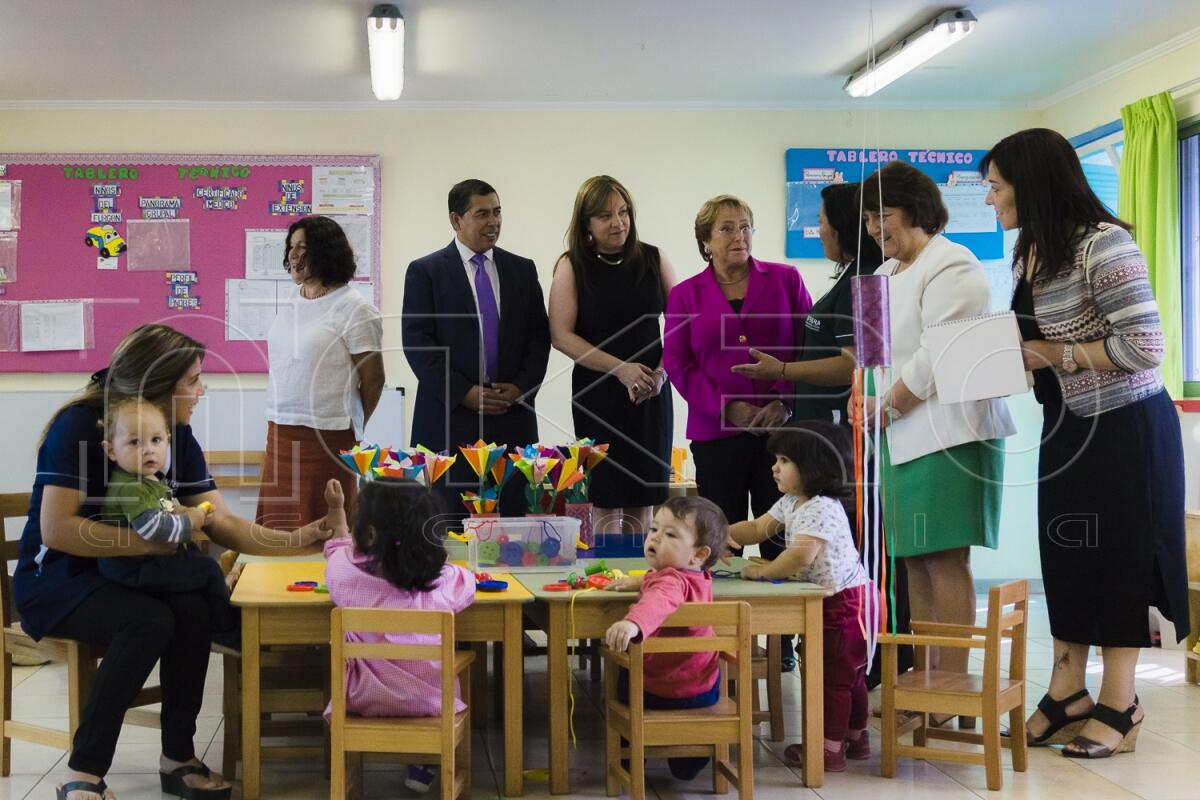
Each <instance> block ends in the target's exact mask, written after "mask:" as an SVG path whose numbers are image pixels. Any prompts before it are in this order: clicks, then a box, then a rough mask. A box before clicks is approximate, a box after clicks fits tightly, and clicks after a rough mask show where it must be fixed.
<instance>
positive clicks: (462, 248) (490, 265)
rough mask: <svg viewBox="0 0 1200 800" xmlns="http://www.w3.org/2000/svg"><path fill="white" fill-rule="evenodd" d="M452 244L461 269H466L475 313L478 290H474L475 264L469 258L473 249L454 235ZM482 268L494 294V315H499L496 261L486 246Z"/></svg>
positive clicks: (472, 253)
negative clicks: (456, 249) (458, 256)
mask: <svg viewBox="0 0 1200 800" xmlns="http://www.w3.org/2000/svg"><path fill="white" fill-rule="evenodd" d="M454 245H455V247H457V248H458V254H459V255H460V256H461V257H462V261H463V269H465V270H466V271H467V283H468V284H470V285H471V296H472V297H474V298H475V313H476V314H478V313H479V292H477V291H476V290H475V271H476V269H475V265H474V264H472V263H471V259H472V258H474V257H475V251H474V250H472V249H471V248H469V247H467V246H466V245H465V244H463V243H462V242H460V241H459V240H458V237H457V236H455V237H454ZM483 269H484V271H485V272H487V276H488V278H490V279H491V281H492V294H494V295H496V317H497V319H499V317H500V273H499V272H497V271H496V262H495V260H494V259H493V258H492V249H491V248H488V250H487V252H485V253H484V254H483Z"/></svg>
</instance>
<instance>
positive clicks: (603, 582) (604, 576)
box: [545, 559, 625, 592]
mask: <svg viewBox="0 0 1200 800" xmlns="http://www.w3.org/2000/svg"><path fill="white" fill-rule="evenodd" d="M624 577H625V573H624V572H622V571H621V570H619V569H609V568H608V564H606V563H605V562H604V559H600V560H599V561H597V562H596V563H594V564H589V565H588V567H587V569H585V570H584V571H583V574H582V575H580V574H579V573H578V572H572V573H569V574H568V575H567V577H566V578H564V579H563V580H562V581H559V584H560V585H565V586H567V587H568V588H570V589H603V588H604V587H606V586H608V585H609V584H610V583H612V582H613V581H615V580H620V579H621V578H624ZM545 588H546V589H547V591H555V592H561V591H565V590H563V589H550V588H549V585H547V587H545Z"/></svg>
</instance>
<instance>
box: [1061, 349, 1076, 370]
mask: <svg viewBox="0 0 1200 800" xmlns="http://www.w3.org/2000/svg"><path fill="white" fill-rule="evenodd" d="M1062 368H1063V370H1064V371H1066V372H1071V373H1074V372H1078V371H1079V362H1077V361H1076V360H1075V345H1073V344H1068V345H1067V346H1066V347H1064V348H1063V356H1062Z"/></svg>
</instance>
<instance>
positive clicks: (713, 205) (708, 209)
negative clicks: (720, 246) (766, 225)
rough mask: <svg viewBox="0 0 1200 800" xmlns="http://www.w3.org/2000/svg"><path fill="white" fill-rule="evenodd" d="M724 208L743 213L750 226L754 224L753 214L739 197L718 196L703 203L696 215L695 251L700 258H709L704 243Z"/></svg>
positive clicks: (710, 234) (709, 237)
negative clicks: (697, 251)
mask: <svg viewBox="0 0 1200 800" xmlns="http://www.w3.org/2000/svg"><path fill="white" fill-rule="evenodd" d="M725 208H731V209H733V210H735V211H742V212H744V213H745V214H746V216H748V217H749V218H750V224H751V225H753V224H754V212H753V211H751V210H750V206H749V205H748V204H747V203H746V201H745V200H743V199H741V198H740V197H734V196H733V195H731V194H719V195H717V196H716V197H714V198H712V199H711V200H706V201H704V205H702V206H700V210H699V211H698V212H697V213H696V249H698V250H699V251H700V257H701V258H704V259H707V258H708V257H709V253H708V252H707V251H706V250H705V249H704V243H705V242H707V241H709V240H710V239H712V229H713V225H714V224H715V223H716V221H717V215H718V214H720V213H721V210H722V209H725Z"/></svg>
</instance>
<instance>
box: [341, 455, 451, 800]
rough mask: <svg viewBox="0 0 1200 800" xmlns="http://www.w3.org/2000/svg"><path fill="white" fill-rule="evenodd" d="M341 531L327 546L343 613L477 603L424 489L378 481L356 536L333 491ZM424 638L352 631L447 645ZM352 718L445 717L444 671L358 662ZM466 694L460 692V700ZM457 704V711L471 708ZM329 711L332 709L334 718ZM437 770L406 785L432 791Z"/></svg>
mask: <svg viewBox="0 0 1200 800" xmlns="http://www.w3.org/2000/svg"><path fill="white" fill-rule="evenodd" d="M325 497H326V500H327V501H329V505H330V513H329V516H328V517H327V520H329V522H331V523H332V524H333V525H334V528H335V531H334V536H333V538H331V539H329V540H328V541H327V542H326V543H325V584H326V586H328V587H329V599H330V600H332V601H333V604H334V605H335V606H338V607H339V608H394V609H419V610H430V611H453V612H454V613H458V612H459V611H462V610H463V609H464V608H466V607H467V606H469V605H470V604H471V601H472V600H474V599H475V578H474V576H473V575H472V574H471V573H470V572H468V571H467V570H465V569H463V568H461V567H456V566H454V565H453V564H447V563H446V548H445V547H444V546H443V544H442V540H441V537H440V536H439V535H438V534H437V532H436V531H435V530H434V528H433V521H434V520H435V519H436V518H437V515H438V513H439V511H440V509H439V507H438V503H437V500H436V499H435V497H434V496H433V494H432V493H430V491H429V490H428V489H426V488H425V487H423V486H421V485H420V484H419V483H416V482H414V481H408V480H398V479H394V478H376V479H375V480H373V481H370V482H369V483H367V484H366V485H365V486H364V487H363V489H362V491H360V492H359V494H358V501H357V503H356V506H355V508H356V512H355V519H354V526H353V530H350V529H349V527H348V526H347V525H346V523H345V513H344V512H343V511H342V495H341V484H339V483H338V482H337V481H336V480H331V481H330V482H329V485H328V487H327V488H326V492H325ZM439 640H440V637H438V636H433V635H418V634H379V633H349V634H347V636H346V641H348V642H384V641H386V642H391V643H394V644H440V641H439ZM345 692H346V712H347V713H348V714H355V715H357V716H362V717H431V716H438V715H440V714H442V713H443V709H442V707H441V696H442V694H441V692H442V689H441V669H440V667H439V665H438V663H437V662H434V661H389V660H382V659H355V660H354V661H351V662H349V663H348V664H347V665H346V686H345ZM457 694H458V690H457V687H456V688H455V695H456V696H457ZM465 708H466V706H464V705H463V703H462V701H461V700H458V699H456V700H455V703H454V709H453V712H451V711H450V710H449V709H447V710H446V711H445V713H454V712H459V711H462V710H463V709H465ZM329 713H330V711H329V709H328V708H327V709H326V710H325V716H326V719H328V717H329ZM435 769H436V768H435V767H434V766H432V765H415V764H414V765H411V766H410V767H409V769H408V777H407V778H406V779H405V785H406V786H408V787H409V788H410V789H414V790H416V791H421V792H424V791H427V790H428V789H429V786H430V784H431V783H432V782H433V780H434V777H435V774H436V773H435Z"/></svg>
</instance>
